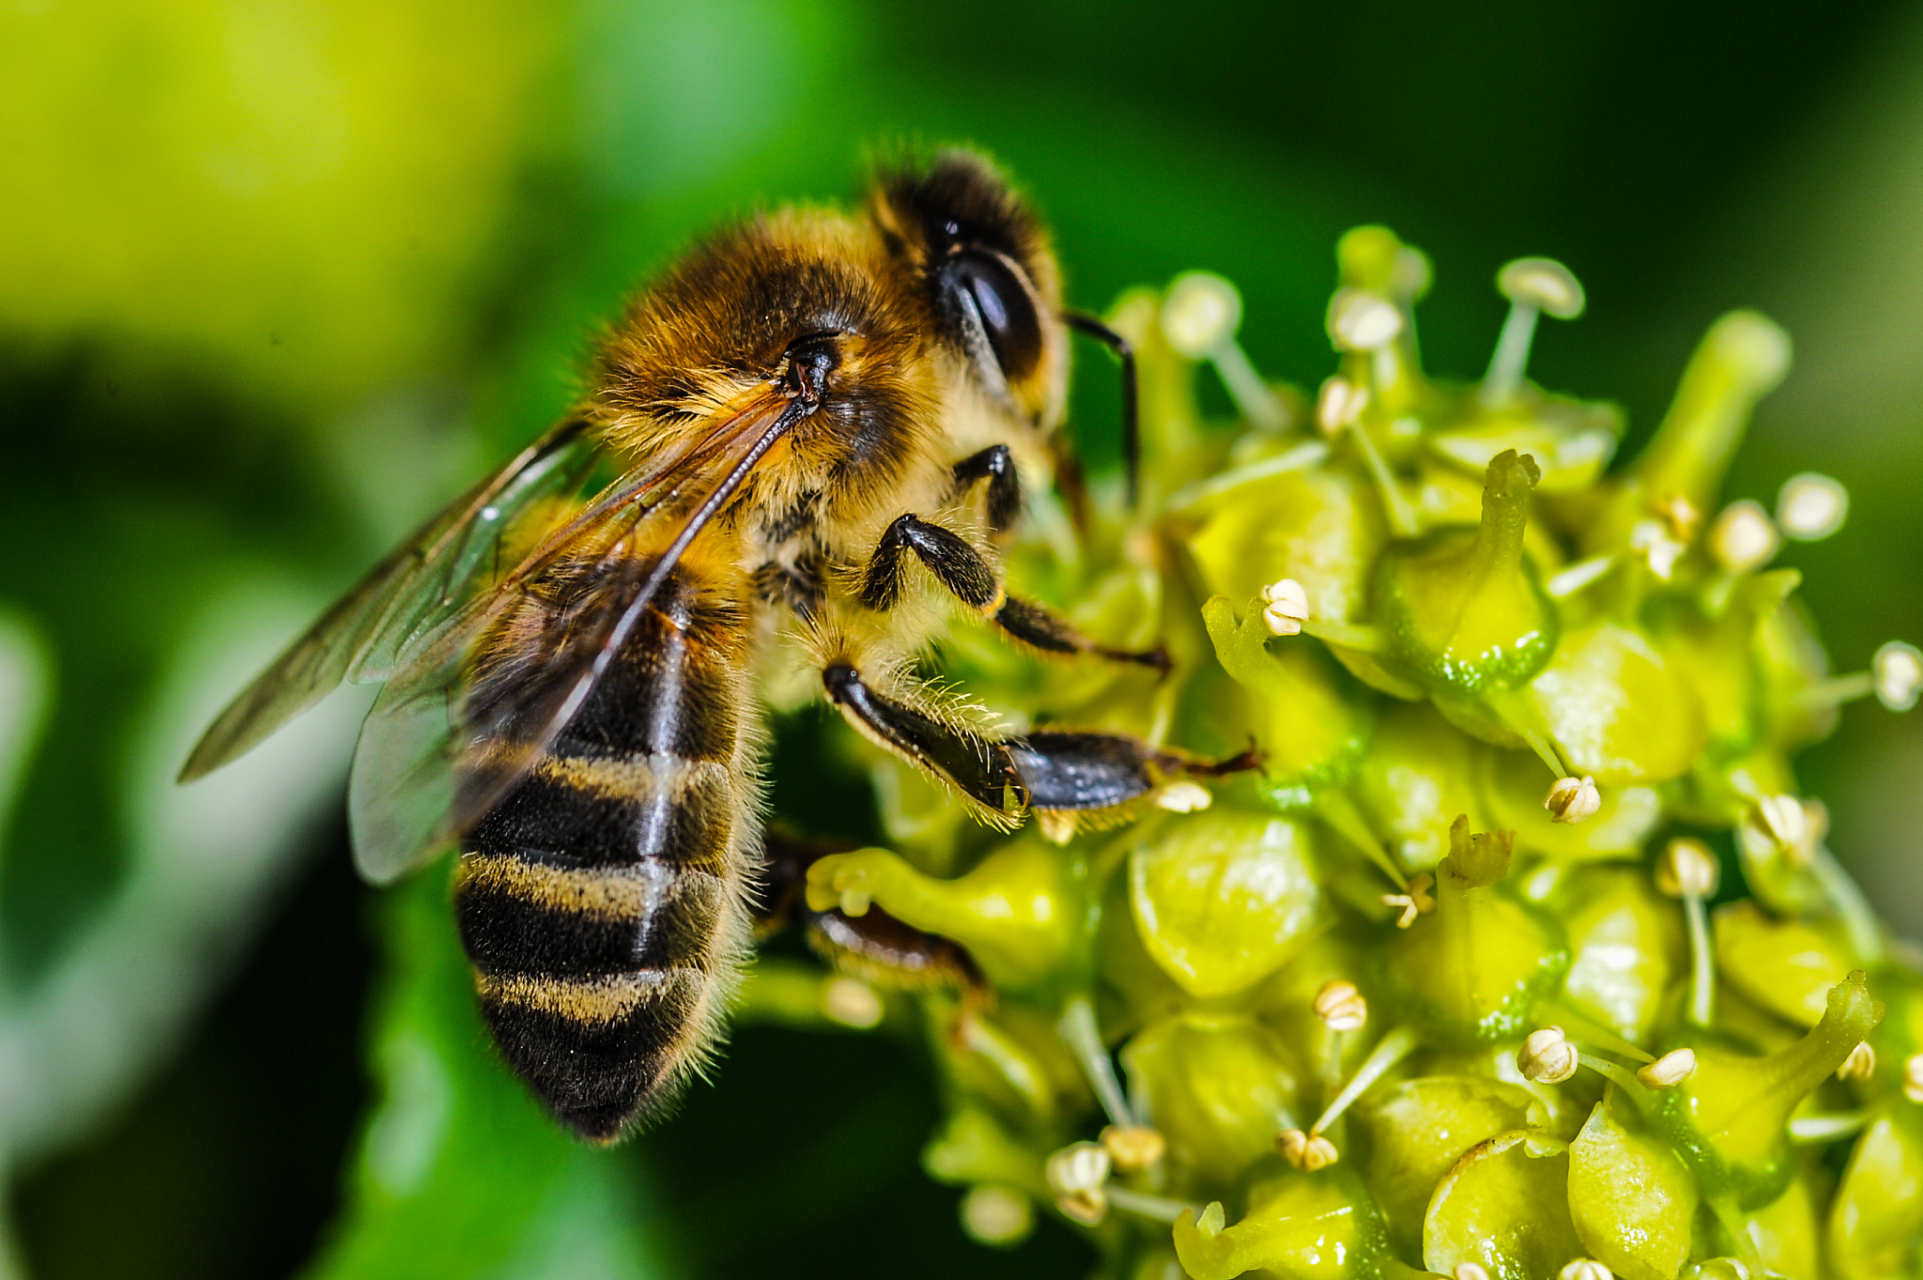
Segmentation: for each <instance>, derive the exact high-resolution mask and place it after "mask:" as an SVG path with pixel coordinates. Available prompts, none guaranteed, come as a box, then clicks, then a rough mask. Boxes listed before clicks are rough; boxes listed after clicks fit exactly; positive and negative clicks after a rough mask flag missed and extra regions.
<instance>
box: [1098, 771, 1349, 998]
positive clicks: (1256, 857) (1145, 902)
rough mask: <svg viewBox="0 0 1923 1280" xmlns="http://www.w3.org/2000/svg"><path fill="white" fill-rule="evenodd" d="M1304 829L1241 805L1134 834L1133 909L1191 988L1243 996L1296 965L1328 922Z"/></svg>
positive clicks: (1164, 961)
mask: <svg viewBox="0 0 1923 1280" xmlns="http://www.w3.org/2000/svg"><path fill="white" fill-rule="evenodd" d="M1308 851H1309V836H1308V831H1307V829H1306V828H1304V827H1303V826H1302V825H1301V824H1300V823H1296V822H1292V821H1290V820H1289V819H1287V818H1282V817H1277V816H1275V815H1273V814H1263V813H1257V812H1253V811H1250V810H1246V809H1239V808H1236V807H1234V806H1232V805H1216V806H1214V807H1213V808H1211V809H1209V810H1207V811H1205V812H1203V813H1197V814H1189V815H1186V816H1183V817H1179V818H1178V817H1174V816H1170V817H1168V818H1164V819H1161V820H1159V821H1154V822H1149V823H1145V824H1143V825H1142V826H1140V827H1138V828H1136V830H1135V831H1134V832H1133V833H1131V836H1130V839H1129V855H1128V884H1129V906H1130V908H1131V910H1132V912H1133V914H1134V918H1135V927H1136V928H1137V929H1138V930H1139V931H1140V933H1141V936H1142V943H1143V945H1144V946H1145V947H1146V948H1147V950H1148V953H1149V955H1150V956H1152V957H1153V958H1154V960H1155V962H1156V963H1157V964H1159V965H1160V966H1161V967H1162V968H1163V970H1164V971H1166V972H1167V973H1168V975H1169V976H1170V977H1171V978H1173V979H1175V981H1176V982H1177V983H1178V984H1180V985H1181V987H1182V988H1183V990H1185V991H1187V992H1188V993H1189V994H1191V995H1196V996H1216V995H1226V994H1228V993H1230V992H1234V991H1240V990H1242V989H1243V988H1245V987H1248V986H1249V985H1251V984H1252V983H1254V982H1256V981H1258V980H1260V979H1262V978H1264V977H1266V976H1267V975H1269V974H1270V973H1273V972H1274V971H1275V970H1277V969H1279V968H1281V967H1282V966H1283V965H1284V964H1286V963H1288V961H1289V959H1290V957H1292V956H1293V955H1294V954H1295V952H1296V951H1297V950H1298V949H1300V947H1301V945H1302V943H1303V942H1304V941H1305V940H1306V939H1307V938H1308V937H1309V936H1310V935H1311V934H1312V933H1313V932H1314V931H1315V930H1316V929H1318V928H1319V927H1320V926H1321V925H1322V923H1323V921H1324V913H1323V909H1322V899H1321V893H1320V891H1319V890H1318V889H1317V887H1316V881H1315V875H1314V873H1313V871H1312V869H1311V865H1310V861H1309V856H1308Z"/></svg>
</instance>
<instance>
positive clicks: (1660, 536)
mask: <svg viewBox="0 0 1923 1280" xmlns="http://www.w3.org/2000/svg"><path fill="white" fill-rule="evenodd" d="M1629 546H1630V549H1631V550H1634V551H1640V552H1642V555H1643V559H1644V560H1645V561H1646V562H1647V563H1648V565H1649V571H1650V572H1651V573H1653V574H1655V575H1656V576H1657V577H1658V578H1660V579H1661V580H1662V581H1664V582H1668V581H1669V576H1670V575H1671V574H1672V573H1674V572H1676V562H1677V561H1678V560H1680V559H1682V557H1683V552H1685V551H1687V550H1689V547H1688V545H1687V544H1686V543H1683V542H1681V541H1679V540H1678V539H1676V538H1673V537H1671V536H1670V526H1669V522H1668V521H1667V520H1638V521H1637V522H1636V523H1635V525H1634V526H1633V527H1631V529H1630V530H1629Z"/></svg>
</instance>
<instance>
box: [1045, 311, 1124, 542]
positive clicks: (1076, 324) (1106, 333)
mask: <svg viewBox="0 0 1923 1280" xmlns="http://www.w3.org/2000/svg"><path fill="white" fill-rule="evenodd" d="M1062 321H1063V323H1065V324H1066V325H1068V327H1069V328H1071V329H1073V330H1075V331H1076V332H1077V333H1084V334H1087V335H1088V336H1089V337H1091V338H1093V339H1095V340H1096V341H1097V342H1099V343H1101V344H1102V345H1103V346H1105V347H1107V348H1108V349H1109V350H1110V351H1113V352H1114V353H1115V358H1116V360H1118V361H1120V362H1121V366H1122V465H1123V467H1124V469H1125V474H1126V475H1127V477H1128V504H1129V505H1130V506H1131V507H1132V506H1134V505H1135V499H1136V497H1137V495H1138V494H1139V493H1140V492H1141V488H1142V425H1141V410H1140V408H1139V407H1138V400H1139V392H1138V391H1137V389H1136V383H1135V348H1134V347H1133V346H1131V345H1129V340H1128V339H1127V338H1124V337H1123V336H1122V335H1121V334H1119V333H1117V332H1115V330H1113V329H1111V328H1109V327H1108V326H1107V325H1105V324H1103V323H1102V322H1101V321H1100V320H1098V319H1096V318H1095V317H1094V316H1091V315H1086V314H1084V313H1083V312H1080V311H1065V312H1063V313H1062Z"/></svg>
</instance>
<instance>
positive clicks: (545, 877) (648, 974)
mask: <svg viewBox="0 0 1923 1280" xmlns="http://www.w3.org/2000/svg"><path fill="white" fill-rule="evenodd" d="M736 621H737V620H736V619H735V618H734V617H733V616H732V614H731V613H730V612H729V611H728V610H727V609H725V608H720V607H716V606H713V605H709V606H707V607H702V606H701V605H700V603H699V600H698V598H697V597H696V595H695V592H694V590H693V589H692V588H691V587H690V586H689V585H688V583H687V580H686V577H685V575H684V574H683V573H677V574H676V575H675V576H674V577H672V578H670V579H669V582H668V583H667V585H666V587H665V588H664V592H663V597H662V601H661V603H660V604H659V606H658V607H657V608H656V609H655V610H653V611H652V612H650V614H648V615H647V616H646V617H645V618H644V619H643V621H642V624H641V625H640V626H639V627H637V628H636V632H635V634H634V636H633V637H632V638H631V639H630V640H629V642H628V645H627V646H626V649H625V650H624V652H623V653H622V655H621V657H620V660H619V661H617V662H616V663H615V664H614V665H613V666H612V667H611V668H610V669H609V671H608V672H607V673H606V674H605V675H603V677H602V678H601V680H600V681H599V682H598V683H597V685H596V687H595V691H594V693H593V695H592V696H591V697H590V698H589V699H588V701H587V702H586V703H585V704H584V705H583V707H582V709H581V711H580V712H579V713H578V714H577V715H576V716H575V718H574V720H573V721H572V722H570V724H569V725H568V727H567V729H566V730H565V731H564V732H563V733H562V734H561V736H560V737H559V738H558V739H557V740H556V741H555V743H554V745H553V746H552V747H551V748H550V749H549V751H548V753H547V755H546V756H545V757H544V758H543V759H542V760H541V761H540V763H539V764H538V765H537V766H536V767H535V769H534V771H533V772H532V773H531V774H530V775H529V776H528V777H527V778H526V779H525V780H524V781H523V782H521V783H520V784H519V785H518V786H517V787H516V788H515V789H514V790H513V791H511V792H510V793H509V794H508V795H507V797H506V798H505V799H503V800H502V801H501V803H500V804H498V805H497V806H496V807H495V808H494V810H493V811H492V812H491V813H489V814H488V815H487V816H486V817H485V818H483V819H482V820H481V821H480V822H479V823H478V824H476V826H475V827H474V830H473V831H472V833H471V834H470V835H469V837H468V839H467V841H466V844H465V848H464V856H463V857H462V859H461V867H460V871H459V874H458V878H457V880H456V884H455V909H456V914H457V916H458V918H459V922H460V930H461V940H462V943H463V945H464V946H465V947H466V949H467V954H468V958H469V960H471V961H472V962H473V964H474V967H475V970H476V972H477V986H478V989H479V992H480V998H481V1008H482V1012H483V1013H484V1014H485V1015H486V1017H487V1020H488V1024H489V1026H490V1027H491V1028H492V1030H493V1033H494V1040H495V1043H496V1045H497V1046H498V1047H499V1048H500V1050H501V1053H502V1054H503V1056H505V1057H506V1058H507V1060H508V1062H509V1064H510V1065H512V1066H513V1067H514V1068H515V1070H516V1071H518V1072H519V1073H520V1075H521V1076H522V1077H523V1078H524V1079H525V1080H526V1081H527V1082H528V1083H529V1085H531V1086H532V1087H533V1089H534V1090H535V1092H536V1093H537V1094H538V1095H540V1097H541V1098H542V1100H543V1101H544V1102H545V1103H546V1104H547V1105H548V1107H549V1108H550V1109H551V1110H552V1111H553V1112H554V1114H555V1115H556V1117H557V1118H559V1119H560V1120H561V1121H562V1122H563V1123H565V1124H566V1125H568V1126H569V1127H570V1128H572V1129H574V1130H575V1131H576V1132H577V1133H579V1134H580V1135H581V1136H583V1137H585V1138H589V1139H594V1140H603V1141H605V1140H609V1139H612V1138H614V1137H617V1136H618V1135H619V1134H620V1133H621V1131H622V1130H623V1129H624V1128H625V1127H626V1126H627V1125H628V1124H629V1123H630V1122H632V1121H633V1120H634V1119H635V1118H636V1117H637V1116H639V1115H640V1114H641V1113H642V1112H644V1111H645V1110H647V1109H648V1107H649V1105H650V1104H651V1103H654V1102H656V1101H658V1100H659V1099H660V1098H661V1097H662V1095H663V1094H664V1093H666V1092H667V1091H668V1090H670V1089H671V1088H672V1087H673V1086H674V1084H675V1083H677V1082H678V1080H679V1078H680V1077H681V1076H682V1075H683V1074H685V1072H686V1071H687V1069H688V1068H689V1067H690V1066H692V1065H694V1064H695V1063H696V1062H697V1061H698V1060H699V1058H700V1056H701V1054H702V1053H703V1051H704V1050H705V1049H706V1047H707V1044H708V1042H709V1040H710V1039H711V1037H712V1035H713V1032H714V1027H715V1023H716V1021H717V1018H718V1016H719V1012H720V1008H721V1005H722V1004H723V1003H724V1002H725V999H726V996H727V992H728V988H729V986H730V984H731V983H732V980H733V976H734V972H735V968H736V965H737V957H738V954H739V952H740V950H741V948H742V947H743V945H744V939H745V935H746V915H745V911H744V909H743V906H742V899H743V883H744V880H745V878H746V877H747V875H748V874H749V871H750V867H751V865H752V863H753V860H754V857H755V852H754V851H755V849H756V848H757V845H758V832H757V831H756V830H755V829H754V828H755V816H754V815H755V810H754V803H753V796H752V795H750V794H747V791H748V789H749V788H750V787H751V786H752V783H751V782H749V781H748V779H749V777H750V773H749V770H748V767H747V766H748V759H747V752H748V750H749V745H748V743H747V742H746V733H745V728H744V720H745V718H746V716H747V713H748V709H747V707H746V705H745V701H746V699H745V682H744V676H743V672H742V665H743V660H742V657H741V654H740V651H739V641H738V637H739V635H740V632H741V628H740V627H739V626H738V625H736Z"/></svg>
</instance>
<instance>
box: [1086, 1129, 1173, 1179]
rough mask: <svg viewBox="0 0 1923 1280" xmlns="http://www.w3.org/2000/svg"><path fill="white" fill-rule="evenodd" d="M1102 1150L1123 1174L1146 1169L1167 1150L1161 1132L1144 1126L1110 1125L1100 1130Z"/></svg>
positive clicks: (1166, 1144)
mask: <svg viewBox="0 0 1923 1280" xmlns="http://www.w3.org/2000/svg"><path fill="white" fill-rule="evenodd" d="M1102 1149H1103V1150H1104V1151H1107V1152H1108V1156H1109V1159H1110V1160H1111V1161H1112V1162H1113V1163H1114V1165H1115V1167H1116V1168H1117V1169H1119V1170H1121V1171H1122V1172H1123V1173H1134V1172H1136V1171H1137V1170H1140V1169H1146V1168H1148V1167H1150V1166H1151V1165H1153V1164H1155V1163H1156V1162H1157V1161H1159V1160H1160V1159H1161V1158H1162V1153H1163V1152H1164V1151H1165V1150H1167V1149H1168V1143H1167V1141H1166V1140H1164V1139H1163V1137H1162V1134H1161V1131H1160V1130H1158V1129H1155V1128H1153V1127H1151V1126H1149V1125H1145V1124H1112V1125H1110V1126H1108V1128H1106V1129H1104V1130H1102Z"/></svg>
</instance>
